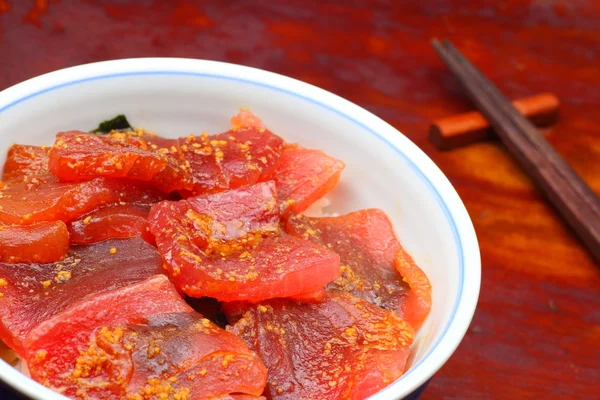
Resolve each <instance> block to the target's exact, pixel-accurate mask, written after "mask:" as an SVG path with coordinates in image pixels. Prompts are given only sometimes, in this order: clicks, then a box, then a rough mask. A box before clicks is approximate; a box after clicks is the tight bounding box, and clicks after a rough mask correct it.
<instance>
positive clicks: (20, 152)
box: [2, 144, 49, 181]
mask: <svg viewBox="0 0 600 400" xmlns="http://www.w3.org/2000/svg"><path fill="white" fill-rule="evenodd" d="M47 152H48V150H47V149H45V148H42V147H38V146H27V145H21V144H15V145H12V146H11V147H10V149H8V154H7V155H6V162H5V163H4V170H3V173H2V180H4V181H7V180H11V179H15V178H16V179H22V178H23V177H24V176H26V175H31V174H39V173H41V172H43V173H48V172H49V169H48V154H47Z"/></svg>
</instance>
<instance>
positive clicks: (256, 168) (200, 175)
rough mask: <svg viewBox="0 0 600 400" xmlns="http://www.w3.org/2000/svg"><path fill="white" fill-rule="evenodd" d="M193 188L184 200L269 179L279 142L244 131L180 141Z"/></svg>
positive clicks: (271, 136)
mask: <svg viewBox="0 0 600 400" xmlns="http://www.w3.org/2000/svg"><path fill="white" fill-rule="evenodd" d="M179 148H180V149H181V154H182V155H183V157H184V159H185V160H187V161H188V162H189V165H190V169H191V174H192V179H193V188H192V190H191V191H188V192H183V193H182V194H183V195H184V197H189V196H193V195H197V194H203V193H215V192H220V191H223V190H227V189H235V188H238V187H241V186H244V185H252V184H255V183H257V182H264V181H267V180H269V179H271V178H272V177H273V176H274V174H275V169H276V168H277V165H278V164H279V159H280V156H281V151H282V149H283V139H281V138H280V137H279V136H277V135H275V134H273V133H272V132H271V131H268V130H265V129H264V128H256V127H247V128H239V129H234V130H231V131H228V132H224V133H220V134H217V135H212V136H209V135H208V134H207V133H203V134H202V135H199V136H194V135H190V136H188V137H186V138H181V139H180V141H179Z"/></svg>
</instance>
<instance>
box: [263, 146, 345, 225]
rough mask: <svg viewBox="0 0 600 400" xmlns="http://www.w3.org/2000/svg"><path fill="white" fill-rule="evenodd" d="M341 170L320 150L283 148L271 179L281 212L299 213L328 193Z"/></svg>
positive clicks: (334, 184)
mask: <svg viewBox="0 0 600 400" xmlns="http://www.w3.org/2000/svg"><path fill="white" fill-rule="evenodd" d="M344 167H345V165H344V163H343V162H341V161H340V160H336V159H335V158H333V157H331V156H328V155H327V154H325V153H323V152H322V151H319V150H310V149H304V148H302V147H300V146H289V147H286V149H285V150H284V151H283V153H281V160H280V163H279V166H278V167H277V171H276V173H275V178H274V179H275V182H276V184H277V194H278V196H279V201H280V203H281V209H282V213H284V214H287V213H289V212H293V213H300V212H302V211H304V210H306V209H307V208H308V207H310V206H311V204H313V203H314V202H315V201H317V200H319V199H320V198H321V197H323V196H325V195H326V194H327V193H329V192H330V191H332V190H333V189H334V188H335V186H336V185H337V183H338V181H339V180H340V175H341V173H342V170H343V169H344Z"/></svg>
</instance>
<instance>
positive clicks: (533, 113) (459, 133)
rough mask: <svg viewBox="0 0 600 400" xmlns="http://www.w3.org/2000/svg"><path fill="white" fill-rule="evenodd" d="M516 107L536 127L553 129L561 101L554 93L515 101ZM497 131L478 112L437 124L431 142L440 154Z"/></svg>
mask: <svg viewBox="0 0 600 400" xmlns="http://www.w3.org/2000/svg"><path fill="white" fill-rule="evenodd" d="M512 103H513V105H514V106H515V108H516V109H517V110H519V112H520V113H521V114H523V115H524V116H526V117H527V118H528V119H529V120H530V121H531V122H532V123H534V124H535V125H536V126H539V127H544V126H549V125H552V124H554V123H555V122H556V120H557V119H558V108H559V104H560V102H559V100H558V97H556V96H555V95H554V94H552V93H541V94H538V95H535V96H530V97H525V98H522V99H517V100H514V101H513V102H512ZM492 135H493V130H492V129H491V127H490V124H489V122H488V121H487V120H486V119H485V117H484V116H483V115H481V113H480V112H478V111H471V112H466V113H463V114H458V115H453V116H450V117H445V118H441V119H438V120H435V121H434V122H433V124H432V125H431V127H430V128H429V141H430V142H431V144H433V145H434V146H435V147H436V148H437V149H438V150H451V149H455V148H457V147H461V146H466V145H468V144H471V143H474V142H477V141H480V140H483V139H487V138H490V137H491V136H492Z"/></svg>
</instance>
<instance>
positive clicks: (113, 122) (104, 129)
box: [90, 114, 133, 135]
mask: <svg viewBox="0 0 600 400" xmlns="http://www.w3.org/2000/svg"><path fill="white" fill-rule="evenodd" d="M130 130H133V128H132V127H131V125H129V122H128V121H127V118H125V116H124V115H123V114H120V115H117V116H116V117H114V118H113V119H108V120H106V121H104V122H102V123H100V125H98V128H96V129H94V130H93V131H90V132H91V133H98V134H100V135H105V134H107V133H108V132H110V131H130Z"/></svg>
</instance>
